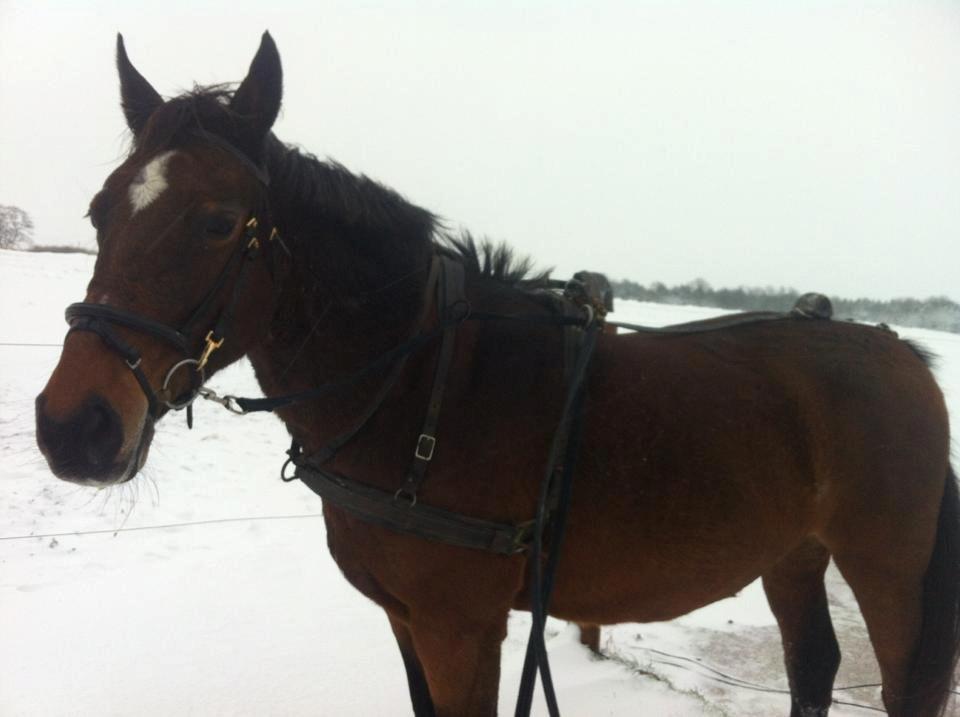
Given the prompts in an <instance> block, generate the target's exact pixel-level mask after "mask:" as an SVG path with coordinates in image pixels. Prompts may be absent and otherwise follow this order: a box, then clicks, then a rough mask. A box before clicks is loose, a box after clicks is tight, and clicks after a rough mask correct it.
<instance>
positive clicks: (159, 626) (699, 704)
mask: <svg viewBox="0 0 960 717" xmlns="http://www.w3.org/2000/svg"><path fill="white" fill-rule="evenodd" d="M93 262H94V257H89V256H83V255H58V254H26V253H16V252H5V251H4V252H0V302H2V304H0V305H2V306H3V307H4V309H3V322H2V330H0V344H2V345H0V366H2V371H0V406H2V410H0V468H2V470H0V477H2V483H0V635H2V636H3V639H2V642H0V715H4V716H7V715H9V716H15V715H64V714H71V715H97V717H105V716H109V715H143V716H154V715H156V716H159V715H172V714H176V715H205V716H206V715H265V714H267V715H274V714H276V715H279V714H283V715H291V716H296V715H316V714H329V715H347V716H349V715H370V714H383V715H403V714H410V708H409V702H408V698H407V688H406V681H405V678H404V673H403V667H402V664H401V661H400V657H399V653H398V652H397V649H396V645H395V643H394V641H393V637H392V634H391V632H390V630H389V627H388V625H387V622H386V619H385V617H384V616H383V613H382V612H381V610H380V609H379V608H377V607H376V606H374V605H373V604H372V603H370V602H369V601H368V600H366V599H365V598H364V597H362V596H361V595H360V594H359V593H357V592H356V591H355V590H354V589H353V588H352V587H350V586H349V585H348V584H347V583H346V581H345V580H344V579H343V577H342V576H341V575H340V573H339V571H338V569H337V568H336V566H335V565H334V563H333V561H332V559H331V558H330V556H329V554H328V552H327V549H326V541H325V536H324V527H323V522H322V519H321V518H320V517H319V509H320V505H319V499H318V498H316V497H315V496H314V495H313V494H312V493H311V492H309V491H308V490H307V489H306V488H305V487H303V486H299V485H287V484H284V483H281V482H280V481H279V480H278V471H279V468H280V464H281V462H282V458H283V451H284V450H285V449H286V447H287V438H286V433H285V431H284V430H283V427H282V426H281V424H280V423H279V422H278V421H277V420H276V419H274V418H272V417H270V416H262V415H255V416H247V417H236V416H233V415H231V414H228V413H227V412H225V411H222V410H221V409H219V407H217V406H214V405H212V404H210V405H202V406H198V409H197V421H196V423H197V425H196V428H195V429H194V430H193V431H192V432H191V431H187V429H186V426H185V425H184V423H183V421H182V420H181V419H180V418H179V417H175V418H172V419H168V420H166V421H164V422H163V424H161V426H160V427H159V430H158V433H157V437H156V441H155V445H154V448H153V450H152V452H151V455H150V461H149V463H148V465H147V467H146V469H145V471H144V474H143V476H141V477H140V478H139V479H137V480H136V481H134V482H133V483H132V484H129V485H126V486H120V487H116V488H112V489H106V490H102V491H97V490H95V489H90V488H81V487H77V486H73V485H70V484H67V483H64V482H61V481H59V480H57V479H55V478H54V477H53V476H51V475H50V473H49V472H48V470H47V469H46V466H45V463H44V461H43V459H42V458H41V457H40V455H39V454H38V452H37V450H36V448H35V444H34V438H33V397H34V396H35V395H36V394H37V393H38V392H39V391H40V389H41V388H42V387H43V385H44V383H45V382H46V379H47V377H48V376H49V374H50V371H51V370H52V368H53V366H54V365H55V363H56V361H57V357H58V354H59V349H58V348H57V347H56V346H55V345H56V344H59V343H60V341H61V340H62V338H63V334H64V324H63V320H62V311H63V308H64V306H66V304H68V303H69V302H70V301H76V300H80V299H81V298H82V297H83V294H84V288H85V284H86V281H87V280H88V279H89V276H90V273H91V271H92V267H93ZM718 313H722V312H719V311H717V310H715V309H706V308H700V307H685V306H664V305H654V304H642V303H638V302H629V301H620V302H619V303H618V308H617V313H616V318H618V319H621V320H624V321H631V322H638V323H644V324H664V323H676V322H680V321H689V320H694V319H698V318H704V317H707V316H712V315H716V314H718ZM901 331H902V334H903V335H906V336H908V337H911V338H916V339H918V340H920V341H922V342H923V343H924V344H926V345H927V346H928V347H930V348H931V349H933V350H934V351H936V352H937V353H938V354H940V356H941V360H940V369H939V371H938V376H939V378H940V380H941V383H942V385H943V386H944V388H945V390H946V392H947V395H948V401H949V402H950V404H951V406H952V408H953V415H954V416H958V415H960V336H956V335H951V334H943V333H939V332H935V331H921V330H913V329H903V330H901ZM9 344H54V346H44V345H39V346H24V345H9ZM212 385H213V387H214V388H216V389H217V390H229V391H230V392H235V393H241V394H250V393H254V392H255V391H256V386H255V382H254V380H253V376H252V372H251V371H250V368H249V366H248V365H245V364H239V365H236V366H234V367H231V368H230V369H228V370H227V371H224V372H223V373H222V374H218V375H217V377H216V378H215V379H214V381H213V382H212ZM237 518H240V519H239V520H236V519H237ZM202 521H207V522H202ZM216 521H223V522H216ZM175 523H177V524H179V523H197V524H194V525H184V526H180V527H166V528H163V527H158V528H150V526H165V525H169V524H175ZM138 528H146V529H143V530H138ZM118 529H122V531H121V532H117V531H118ZM80 531H100V532H95V533H93V534H87V535H78V534H77V533H78V532H80ZM18 536H31V537H27V538H21V537H18ZM828 581H829V591H830V598H831V609H832V612H833V616H834V622H835V624H836V627H837V632H838V634H839V637H840V642H841V649H842V650H843V652H844V656H845V657H844V662H843V664H842V666H841V671H840V675H839V677H838V680H837V684H838V685H845V684H856V683H864V682H876V681H878V680H877V675H876V664H875V662H874V659H873V656H872V652H871V650H870V649H869V643H868V642H867V638H866V634H865V629H864V627H863V624H862V621H861V620H860V617H859V613H858V612H857V610H856V603H855V601H854V599H853V597H852V596H851V594H850V592H849V590H848V589H847V588H846V586H845V584H844V583H843V582H842V580H841V579H840V577H839V576H838V574H837V573H836V572H835V571H834V570H832V569H831V572H830V573H829V576H828ZM528 629H529V618H528V616H527V615H526V614H521V613H518V614H514V615H512V616H511V620H510V630H509V634H508V637H507V639H506V641H505V642H504V648H503V662H502V665H503V678H502V682H501V697H500V711H501V713H503V714H510V713H512V711H513V701H514V699H515V695H516V689H517V684H518V680H519V673H520V666H521V664H522V661H523V650H524V645H525V640H526V635H527V632H528ZM548 633H549V634H548V648H549V650H550V654H551V664H552V666H553V670H554V676H555V683H556V684H557V686H558V694H559V700H560V705H561V709H562V711H563V714H564V715H567V716H571V715H572V716H574V717H576V716H578V715H589V716H591V717H592V716H594V715H628V714H629V715H635V714H648V715H663V716H668V715H684V716H685V715H747V716H748V717H749V716H754V715H755V716H757V717H760V716H761V715H764V716H765V715H770V714H786V713H787V712H788V711H789V709H788V706H787V705H788V698H787V697H786V696H785V695H782V694H775V693H768V692H758V691H753V690H751V689H747V688H745V687H742V686H734V685H731V684H727V683H729V682H737V681H738V680H744V681H749V682H751V683H755V684H757V685H762V686H764V687H775V688H780V689H783V688H785V686H786V680H785V677H784V674H783V669H782V656H781V652H780V642H779V633H778V632H777V629H776V626H775V623H774V620H773V617H772V615H771V614H770V612H769V610H768V609H767V606H766V601H765V599H764V597H763V591H762V590H761V589H760V586H759V584H758V583H754V584H752V585H750V586H748V587H747V588H746V589H744V590H743V591H742V592H741V593H740V594H739V595H738V596H736V597H733V598H729V599H727V600H723V601H720V602H718V603H715V604H713V605H710V606H708V607H706V608H703V609H702V610H698V611H696V612H694V613H692V614H690V615H687V616H685V617H683V618H680V619H678V620H674V621H672V622H669V623H657V624H650V625H635V624H627V625H618V626H614V627H608V628H604V631H603V637H602V647H603V649H604V651H605V652H606V654H607V655H608V656H609V658H610V659H605V660H601V659H597V658H596V657H594V656H592V655H591V654H590V653H589V652H588V651H587V650H586V648H584V647H582V646H581V645H580V644H579V642H578V640H577V631H576V628H575V627H573V626H569V625H567V624H566V623H563V622H560V621H554V620H551V621H550V623H549V626H548ZM712 670H718V671H720V672H722V673H724V674H725V675H728V676H730V677H732V678H736V679H726V678H724V679H725V682H719V681H716V680H715V679H714V678H716V677H719V675H718V674H717V673H716V672H713V671H712ZM838 696H839V697H840V699H843V700H847V701H855V702H859V703H862V704H870V705H878V704H879V702H878V698H879V691H878V690H877V689H874V688H867V689H861V690H855V691H851V692H847V693H838ZM535 714H539V715H542V714H545V708H544V706H543V702H542V700H538V702H537V703H536V706H535ZM831 714H833V715H839V716H840V717H844V716H847V715H851V716H852V715H861V714H865V712H864V711H863V710H862V709H859V708H854V707H835V708H834V710H833V711H832V713H831Z"/></svg>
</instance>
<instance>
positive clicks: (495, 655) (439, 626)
mask: <svg viewBox="0 0 960 717" xmlns="http://www.w3.org/2000/svg"><path fill="white" fill-rule="evenodd" d="M409 630H410V635H411V636H412V638H413V645H414V647H415V649H416V655H417V657H418V658H419V661H420V664H421V665H422V666H423V672H424V675H425V677H426V682H427V685H428V686H429V690H430V696H431V698H432V701H433V708H434V709H435V711H436V716H437V717H492V716H493V715H496V713H497V695H498V688H499V683H500V643H502V642H503V638H504V637H506V634H507V615H506V613H504V614H503V615H502V616H501V617H500V618H498V619H496V620H490V621H489V622H482V623H476V622H469V623H468V622H467V621H466V620H465V619H463V618H462V617H459V618H458V616H456V615H447V616H443V615H425V616H423V617H421V618H420V619H418V618H417V617H416V616H413V617H412V618H411V620H410V624H409ZM417 714H418V715H419V714H420V713H419V712H418V713H417Z"/></svg>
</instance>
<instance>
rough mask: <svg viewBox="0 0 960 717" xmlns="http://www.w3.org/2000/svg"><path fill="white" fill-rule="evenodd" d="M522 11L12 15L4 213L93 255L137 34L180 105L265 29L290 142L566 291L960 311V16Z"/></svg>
mask: <svg viewBox="0 0 960 717" xmlns="http://www.w3.org/2000/svg"><path fill="white" fill-rule="evenodd" d="M519 5H520V3H502V2H492V1H491V2H481V1H479V0H477V1H474V2H462V3H439V2H403V3H401V2H385V1H381V2H351V3H347V2H309V3H308V2H282V1H279V0H277V1H275V2H272V3H266V2H262V1H258V2H250V1H247V0H230V1H228V2H207V3H198V2H183V1H182V0H166V1H165V2H154V3H150V4H149V5H144V4H141V3H135V2H119V1H116V2H108V1H91V2H82V3H81V2H66V1H62V2H49V1H38V0H33V1H32V2H20V1H18V0H0V204H16V205H18V206H21V207H23V208H24V209H26V210H27V211H28V212H29V213H30V214H31V215H32V216H33V218H34V220H35V222H36V225H37V236H36V239H37V241H38V242H43V243H90V242H91V241H92V236H93V232H92V230H91V229H90V227H89V225H88V224H87V223H86V222H85V221H84V220H83V219H82V218H81V217H82V215H83V213H84V212H85V211H86V206H87V203H88V201H89V199H90V197H91V196H92V195H93V194H94V193H95V192H96V190H97V189H98V188H99V186H100V184H101V183H102V181H103V179H104V178H105V177H106V175H107V174H108V173H109V171H110V170H111V168H112V167H113V166H115V164H116V162H117V160H118V158H120V157H121V156H122V154H123V151H124V148H125V146H126V137H125V134H124V124H123V120H122V115H121V113H120V110H119V106H118V98H117V79H116V72H115V70H114V65H113V61H114V55H113V52H114V35H115V33H116V31H118V30H120V31H122V32H123V33H124V37H125V38H126V41H127V49H128V51H129V53H130V56H131V58H132V60H133V62H134V64H135V65H136V66H137V67H138V68H139V69H140V71H141V72H143V74H144V75H146V77H147V78H148V79H149V80H150V81H151V82H152V83H153V85H154V86H155V87H156V88H157V89H158V90H159V91H160V92H161V94H164V95H171V94H175V93H176V92H177V91H178V90H180V89H183V88H188V87H189V86H190V85H191V84H192V82H193V81H197V82H200V83H210V82H217V81H226V80H232V81H236V80H240V79H242V77H243V75H244V74H245V72H246V69H247V67H248V65H249V62H250V60H251V59H252V57H253V53H254V51H255V50H256V47H257V44H258V42H259V37H260V33H261V32H262V31H263V30H264V29H269V30H270V31H271V33H272V34H273V36H274V38H275V39H276V41H277V44H278V46H279V48H280V53H281V57H282V58H283V63H284V71H285V77H286V82H285V97H284V110H283V112H282V114H281V119H280V121H279V122H278V124H277V125H276V127H275V130H276V132H277V134H278V136H279V137H280V138H281V139H283V140H285V141H288V142H296V143H298V144H300V145H302V146H303V147H305V148H307V149H309V150H310V151H312V152H314V153H316V154H318V155H319V156H331V157H334V158H336V159H338V160H340V161H341V162H343V163H344V164H346V165H347V166H348V167H349V168H351V169H353V170H354V171H359V172H364V173H366V174H369V175H370V176H372V177H374V178H377V179H379V180H380V181H382V182H384V183H386V184H388V185H390V186H392V187H394V188H395V189H397V190H399V191H400V192H402V193H403V194H404V195H405V196H407V197H408V198H409V199H411V200H412V201H414V202H416V203H418V204H421V205H422V206H425V207H427V208H429V209H431V210H433V211H435V212H437V213H439V214H441V215H442V216H444V217H445V218H447V219H448V220H449V222H450V223H451V225H453V226H457V225H463V226H466V227H468V228H470V229H471V230H473V231H474V232H476V233H478V234H486V235H489V236H491V237H492V238H495V239H505V240H507V241H509V242H510V243H511V244H512V245H514V246H515V247H517V248H518V249H520V250H522V251H525V252H527V253H530V254H532V255H533V256H534V257H536V258H537V260H538V261H539V262H540V264H542V265H554V266H556V267H557V269H558V274H560V275H565V274H569V273H571V272H573V271H575V270H577V269H580V268H591V269H595V270H601V271H605V272H608V273H609V274H610V275H611V276H612V277H614V278H631V279H634V280H637V281H640V282H649V281H653V280H661V281H665V282H667V283H675V282H681V281H687V280H689V279H692V278H694V277H698V276H699V277H704V278H706V279H707V280H708V281H710V282H711V283H712V284H714V285H715V286H720V285H723V286H735V285H740V284H746V285H752V286H756V285H776V286H779V285H788V286H793V287H795V288H797V289H800V290H820V291H824V292H827V293H833V294H836V295H843V296H857V295H866V296H872V297H877V298H888V297H891V296H898V295H917V296H927V295H932V294H947V295H949V296H951V297H952V298H954V299H960V261H958V260H960V248H958V244H960V2H956V0H945V1H944V2H936V1H934V0H926V1H914V2H840V1H839V0H833V1H830V2H828V1H823V2H817V1H812V0H811V1H805V2H794V1H793V0H790V1H789V2H788V1H787V0H755V1H754V2H746V1H737V0H726V1H722V0H717V1H716V2H708V1H706V0H698V1H696V2H694V1H689V2H680V1H679V0H678V1H676V2H669V1H664V2H624V3H599V2H597V3H586V2H584V3H569V2H562V1H560V0H553V1H552V2H531V3H525V4H524V7H522V8H521V7H519ZM198 7H199V8H201V9H198Z"/></svg>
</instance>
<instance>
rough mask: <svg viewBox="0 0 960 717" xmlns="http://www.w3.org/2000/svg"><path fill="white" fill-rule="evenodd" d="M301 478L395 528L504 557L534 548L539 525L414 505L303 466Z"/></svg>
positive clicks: (336, 500)
mask: <svg viewBox="0 0 960 717" xmlns="http://www.w3.org/2000/svg"><path fill="white" fill-rule="evenodd" d="M296 477H297V478H299V479H300V480H301V481H303V482H304V484H306V485H307V487H309V488H310V490H312V491H313V492H314V493H316V494H317V495H319V496H320V497H321V498H323V499H324V500H328V501H330V503H331V504H333V505H335V506H337V507H338V508H342V509H344V510H346V511H348V512H350V513H352V514H353V515H355V516H357V517H358V518H360V519H361V520H365V521H367V522H370V523H375V524H376V525H381V526H383V527H385V528H390V529H391V530H397V531H400V532H403V533H411V534H413V535H417V536H419V537H421V538H425V539H427V540H434V541H439V542H442V543H447V544H448V545H456V546H458V547H461V548H474V549H477V550H487V551H491V552H494V553H499V554H500V555H515V554H517V553H522V552H524V551H525V550H527V548H529V546H530V540H531V538H532V529H533V521H527V522H525V523H520V524H518V525H511V524H509V523H497V522H494V521H490V520H483V519H481V518H472V517H470V516H467V515H463V514H462V513H453V512H451V511H448V510H443V509H442V508H435V507H432V506H429V505H424V504H422V503H421V504H419V505H416V506H415V507H414V506H411V505H410V503H408V502H407V501H398V500H395V499H394V495H393V494H392V493H389V492H387V491H383V490H380V489H379V488H374V487H373V486H370V485H367V484H365V483H361V482H359V481H355V480H351V479H349V478H345V477H343V476H339V475H337V474H336V473H332V472H330V471H326V470H323V469H321V468H317V467H314V466H309V465H298V466H297V469H296Z"/></svg>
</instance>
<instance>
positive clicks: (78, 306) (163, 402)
mask: <svg viewBox="0 0 960 717" xmlns="http://www.w3.org/2000/svg"><path fill="white" fill-rule="evenodd" d="M191 134H193V135H195V136H198V137H201V138H203V139H205V140H207V141H209V142H210V143H211V144H213V145H215V146H216V147H218V148H220V149H222V150H224V151H226V152H228V153H229V154H231V155H233V156H234V158H236V159H238V160H240V162H241V164H243V166H244V167H245V168H247V169H248V170H250V171H251V173H252V174H253V175H254V176H255V177H256V179H257V181H258V182H259V184H260V185H261V186H262V187H263V189H264V190H265V189H266V187H267V186H268V184H269V179H268V177H267V174H266V172H265V171H264V170H263V169H262V168H261V167H259V166H258V165H257V164H256V163H255V162H253V160H252V159H250V158H249V157H248V156H247V155H246V154H244V153H243V152H241V151H240V150H239V149H237V148H236V147H234V146H233V145H231V144H229V143H228V142H226V141H225V140H223V139H221V138H219V137H217V136H216V135H213V134H211V133H209V132H205V131H203V130H193V131H192V132H191ZM265 213H266V212H265V211H264V212H262V213H261V214H265ZM260 231H261V222H260V220H259V219H258V218H257V215H256V213H251V215H250V217H249V219H248V220H247V221H246V223H245V224H244V228H243V233H242V235H241V237H240V241H239V243H238V244H237V246H236V248H235V249H234V250H233V252H232V253H231V255H230V257H229V258H228V259H227V262H226V264H224V266H223V268H222V269H221V270H220V273H219V274H218V275H217V278H216V279H215V280H214V282H213V285H212V286H211V287H210V289H209V290H208V291H207V293H206V294H205V295H204V296H203V298H202V299H201V300H200V302H199V303H198V304H197V306H196V308H195V309H194V310H193V311H192V312H191V314H190V316H189V317H188V318H187V320H186V321H184V322H183V323H182V324H181V325H180V326H179V327H178V328H174V327H172V326H169V325H167V324H165V323H162V322H160V321H156V320H155V319H151V318H149V317H146V316H143V315H142V314H138V313H136V312H134V311H130V310H128V309H123V308H120V307H116V306H110V305H109V304H94V303H88V302H77V303H74V304H70V306H68V307H67V309H66V312H65V316H66V320H67V323H68V324H69V325H70V329H69V331H68V332H67V333H68V335H69V334H70V333H72V332H74V331H89V332H92V333H95V334H97V335H98V336H99V337H100V338H101V340H102V341H103V342H104V344H106V345H107V347H108V348H110V349H111V350H112V351H113V352H114V353H116V354H118V355H119V356H120V358H122V359H123V361H124V363H125V364H126V366H127V368H129V369H130V371H131V372H132V373H133V376H134V378H135V379H136V381H137V383H138V384H139V386H140V389H141V390H142V391H143V394H144V396H145V397H146V399H147V405H148V411H149V415H150V416H151V417H152V418H154V419H157V418H159V417H160V416H161V415H163V413H164V410H165V409H170V410H173V411H181V410H184V409H186V411H187V425H188V426H190V427H192V426H193V402H194V401H195V400H196V399H197V397H198V396H201V395H203V391H204V390H205V389H204V388H203V384H204V382H205V381H206V370H205V369H206V366H207V363H208V362H209V360H210V357H211V356H212V355H213V353H214V352H215V351H216V350H217V349H219V348H220V347H221V346H222V345H223V343H224V341H225V340H226V336H227V332H228V330H229V328H230V325H231V322H232V319H233V315H234V313H235V310H236V308H237V304H238V303H239V301H240V299H241V297H242V296H243V287H244V284H245V280H246V278H247V277H248V276H249V271H250V268H251V267H252V266H253V265H254V263H255V262H256V260H257V259H258V258H259V257H260V256H261V254H263V253H264V251H263V245H264V243H266V244H267V245H272V244H274V243H277V244H279V245H280V246H281V247H283V248H284V249H286V247H285V246H284V245H283V242H282V240H280V235H279V232H278V231H277V229H276V227H273V228H271V230H270V233H269V235H268V236H267V239H266V241H265V242H263V241H262V240H261V238H260V236H259V234H260ZM268 268H271V267H268ZM271 273H272V272H271ZM234 276H235V280H234V283H233V291H232V292H231V295H230V298H229V299H228V300H227V302H226V303H225V304H224V306H223V308H222V309H221V310H220V313H219V314H218V315H217V318H216V320H215V321H213V323H212V326H211V328H209V329H208V330H207V332H206V334H205V335H204V339H203V348H202V349H201V350H200V352H199V353H198V354H195V355H194V354H193V352H192V351H191V348H190V347H191V344H192V343H193V341H192V339H191V336H193V335H194V334H195V333H196V331H197V327H198V326H199V325H200V323H201V321H203V319H204V317H205V316H206V314H207V313H208V312H209V310H210V308H211V306H213V304H214V303H215V302H216V300H217V299H218V298H219V297H220V295H221V293H222V292H223V289H224V287H225V286H226V285H227V283H228V282H229V280H230V278H231V277H234ZM117 326H123V327H125V328H128V329H133V330H135V331H138V332H140V333H143V334H148V335H150V336H153V337H155V338H158V339H160V340H161V341H163V342H165V343H166V344H168V345H169V346H172V347H173V348H175V349H176V350H177V351H178V352H179V353H180V354H181V356H182V358H181V359H179V360H178V361H176V362H175V363H174V364H173V365H172V366H170V368H168V369H167V371H166V373H165V375H164V379H163V382H162V383H161V385H160V388H159V389H158V390H155V389H154V388H153V386H151V385H150V381H149V379H148V378H147V376H146V374H145V373H144V371H143V367H142V363H143V356H142V354H141V352H140V350H139V349H137V347H135V346H133V345H132V344H130V343H128V342H126V341H124V340H123V339H122V338H121V337H120V336H119V334H118V333H117V332H116V330H115V329H116V327H117ZM190 367H192V368H193V370H192V371H190V372H189V376H190V386H189V388H188V389H187V390H186V391H184V392H183V393H181V394H179V395H173V394H172V389H171V382H172V381H173V377H174V376H175V375H176V374H177V373H178V372H179V371H181V370H182V369H189V368H190ZM228 408H229V406H228Z"/></svg>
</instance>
